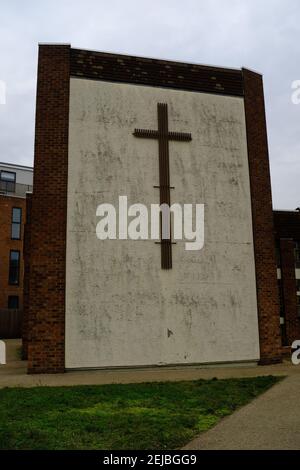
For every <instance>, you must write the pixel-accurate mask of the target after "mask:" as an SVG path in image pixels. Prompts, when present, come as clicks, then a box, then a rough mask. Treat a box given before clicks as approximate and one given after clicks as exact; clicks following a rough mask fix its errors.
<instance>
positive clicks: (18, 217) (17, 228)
mask: <svg viewBox="0 0 300 470" xmlns="http://www.w3.org/2000/svg"><path fill="white" fill-rule="evenodd" d="M21 223H22V209H21V208H20V207H13V210H12V223H11V238H12V240H20V239H21Z"/></svg>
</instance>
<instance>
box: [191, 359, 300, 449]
mask: <svg viewBox="0 0 300 470" xmlns="http://www.w3.org/2000/svg"><path fill="white" fill-rule="evenodd" d="M290 370H293V371H296V373H295V374H293V375H291V376H289V377H287V378H286V379H284V380H283V381H282V382H281V383H279V384H278V385H275V386H274V387H273V388H271V389H270V390H269V391H267V392H266V393H265V394H263V395H261V396H259V397H258V398H257V399H255V400H254V401H252V402H251V403H249V405H247V406H245V407H243V408H241V409H240V410H238V411H236V412H235V413H233V414H232V415H230V416H228V418H225V419H223V420H222V421H220V423H219V424H217V425H216V426H215V427H214V428H212V429H210V430H209V431H207V432H206V433H203V434H202V435H201V436H199V437H198V438H197V439H195V440H193V441H192V442H191V443H190V444H188V445H187V446H186V447H185V449H193V450H195V449H201V450H230V449H233V450H255V449H257V450H299V449H300V406H299V390H300V374H299V371H300V367H294V368H293V369H290V368H287V372H289V371H290Z"/></svg>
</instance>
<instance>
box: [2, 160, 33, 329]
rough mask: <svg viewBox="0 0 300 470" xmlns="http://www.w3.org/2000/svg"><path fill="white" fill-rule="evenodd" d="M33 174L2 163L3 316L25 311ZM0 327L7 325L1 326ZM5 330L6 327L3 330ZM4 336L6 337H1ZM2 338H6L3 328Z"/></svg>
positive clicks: (28, 169)
mask: <svg viewBox="0 0 300 470" xmlns="http://www.w3.org/2000/svg"><path fill="white" fill-rule="evenodd" d="M32 180H33V170H32V168H30V167H25V166H22V165H13V164H8V163H0V315H2V317H1V318H2V320H3V317H4V315H5V316H6V317H8V316H9V315H10V313H9V310H19V311H22V310H23V273H24V263H23V242H24V223H25V218H26V199H25V198H26V193H27V192H28V191H32V184H33V182H32ZM0 325H3V324H2V323H1V322H0ZM1 327H3V326H1ZM1 333H2V334H1ZM0 336H3V332H1V328H0Z"/></svg>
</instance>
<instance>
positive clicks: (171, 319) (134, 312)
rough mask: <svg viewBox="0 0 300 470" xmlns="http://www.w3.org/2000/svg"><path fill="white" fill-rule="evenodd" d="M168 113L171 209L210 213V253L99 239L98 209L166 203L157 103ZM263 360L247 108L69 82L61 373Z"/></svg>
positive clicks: (189, 95) (238, 101)
mask: <svg viewBox="0 0 300 470" xmlns="http://www.w3.org/2000/svg"><path fill="white" fill-rule="evenodd" d="M158 102H164V103H167V104H168V108H169V130H171V131H182V132H191V134H192V141H191V142H170V174H171V185H172V186H175V189H174V190H172V191H171V202H172V203H174V202H178V203H182V204H184V203H193V204H196V203H198V204H201V203H204V204H205V245H204V248H203V249H202V250H201V251H186V250H185V249H184V248H185V243H184V241H179V242H177V244H176V245H173V269H171V270H167V271H165V270H161V267H160V246H159V245H157V244H155V243H154V241H152V240H147V241H141V240H139V241H131V240H104V241H100V240H98V239H97V238H96V225H97V222H98V221H99V218H97V217H96V209H97V206H98V205H99V204H101V203H113V204H116V206H117V204H118V197H119V195H127V196H128V203H129V204H133V203H137V202H139V203H143V204H146V205H147V206H148V207H150V204H152V203H159V190H158V189H155V188H154V187H153V186H155V185H157V184H158V183H159V172H158V169H159V167H158V143H157V141H155V140H150V139H137V138H135V137H134V136H133V134H132V133H133V131H134V129H135V128H146V129H157V103H158ZM258 358H259V339H258V321H257V304H256V281H255V267H254V250H253V235H252V219H251V199H250V184H249V172H248V157H247V144H246V130H245V116H244V102H243V99H242V98H236V97H228V96H218V95H213V94H205V93H194V92H186V91H178V90H171V89H163V88H154V87H146V86H138V85H130V84H118V83H109V82H101V81H93V80H86V79H77V78H76V79H75V78H74V79H71V90H70V130H69V178H68V223H67V279H66V367H67V368H70V369H71V368H92V367H94V368H97V367H118V366H143V365H162V364H198V363H199V364H205V363H215V362H232V361H252V360H257V359H258Z"/></svg>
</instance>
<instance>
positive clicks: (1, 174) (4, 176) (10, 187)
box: [0, 171, 16, 193]
mask: <svg viewBox="0 0 300 470" xmlns="http://www.w3.org/2000/svg"><path fill="white" fill-rule="evenodd" d="M0 190H1V191H7V192H9V193H14V192H15V190H16V173H14V172H13V171H0Z"/></svg>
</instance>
